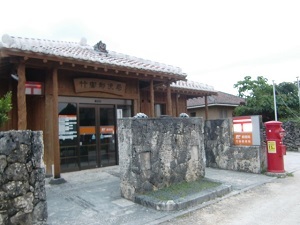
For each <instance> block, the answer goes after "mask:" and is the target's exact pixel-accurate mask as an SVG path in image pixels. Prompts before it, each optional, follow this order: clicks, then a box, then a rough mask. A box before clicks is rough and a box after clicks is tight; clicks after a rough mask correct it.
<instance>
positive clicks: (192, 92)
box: [156, 86, 218, 98]
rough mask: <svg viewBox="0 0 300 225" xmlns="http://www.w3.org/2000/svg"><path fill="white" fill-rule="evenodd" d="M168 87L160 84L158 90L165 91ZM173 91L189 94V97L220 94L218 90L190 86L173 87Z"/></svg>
mask: <svg viewBox="0 0 300 225" xmlns="http://www.w3.org/2000/svg"><path fill="white" fill-rule="evenodd" d="M165 90H166V88H165V87H163V86H158V87H157V88H156V91H165ZM171 92H172V93H177V94H182V95H185V96H187V98H198V97H204V96H211V95H218V92H217V91H209V90H195V89H188V88H184V87H183V88H179V87H171Z"/></svg>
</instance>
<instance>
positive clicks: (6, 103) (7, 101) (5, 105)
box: [0, 92, 12, 127]
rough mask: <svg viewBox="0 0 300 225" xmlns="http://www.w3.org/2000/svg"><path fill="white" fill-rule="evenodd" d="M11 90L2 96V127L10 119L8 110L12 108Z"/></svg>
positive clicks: (0, 104) (0, 102)
mask: <svg viewBox="0 0 300 225" xmlns="http://www.w3.org/2000/svg"><path fill="white" fill-rule="evenodd" d="M11 95H12V94H11V92H8V93H7V94H6V95H4V96H3V98H0V127H1V126H2V125H3V124H4V123H5V122H6V121H8V119H9V118H8V112H9V111H10V110H11V109H12V104H11Z"/></svg>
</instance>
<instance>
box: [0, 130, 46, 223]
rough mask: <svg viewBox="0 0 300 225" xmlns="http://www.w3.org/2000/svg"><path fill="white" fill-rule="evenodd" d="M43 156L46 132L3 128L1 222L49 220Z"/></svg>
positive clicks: (1, 133)
mask: <svg viewBox="0 0 300 225" xmlns="http://www.w3.org/2000/svg"><path fill="white" fill-rule="evenodd" d="M42 157H43V137H42V132H40V131H36V132H33V131H8V132H0V224H4V225H6V224H8V225H10V224H22V225H23V224H25V225H29V224H30V225H31V224H44V223H45V221H46V219H47V204H46V190H45V180H44V179H45V170H44V165H43V161H42Z"/></svg>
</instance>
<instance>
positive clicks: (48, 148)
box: [43, 70, 54, 176]
mask: <svg viewBox="0 0 300 225" xmlns="http://www.w3.org/2000/svg"><path fill="white" fill-rule="evenodd" d="M52 74H53V72H52V71H50V70H48V71H47V75H46V77H45V131H44V135H43V136H44V149H45V150H44V162H45V164H46V175H51V176H54V174H52V165H54V159H53V158H54V152H53V141H49V140H53V124H54V122H53V116H52V109H53V105H52V103H53V93H52V91H53V87H52Z"/></svg>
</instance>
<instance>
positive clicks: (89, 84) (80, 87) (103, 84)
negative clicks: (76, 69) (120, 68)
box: [74, 78, 126, 95]
mask: <svg viewBox="0 0 300 225" xmlns="http://www.w3.org/2000/svg"><path fill="white" fill-rule="evenodd" d="M74 86H75V92H76V93H80V92H93V91H96V92H105V93H110V94H115V95H124V93H125V87H126V84H125V83H121V82H117V81H112V80H102V79H93V78H76V79H74Z"/></svg>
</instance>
